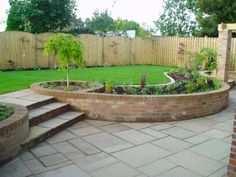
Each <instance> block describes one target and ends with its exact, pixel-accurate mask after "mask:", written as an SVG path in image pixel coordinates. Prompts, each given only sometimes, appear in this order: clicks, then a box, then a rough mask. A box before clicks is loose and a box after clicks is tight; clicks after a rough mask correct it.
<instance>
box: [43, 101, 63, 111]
mask: <svg viewBox="0 0 236 177" xmlns="http://www.w3.org/2000/svg"><path fill="white" fill-rule="evenodd" d="M65 105H67V103H60V102H53V103H49V104H46V105H44V106H42V107H41V108H42V109H48V110H52V109H57V108H60V107H63V106H65Z"/></svg>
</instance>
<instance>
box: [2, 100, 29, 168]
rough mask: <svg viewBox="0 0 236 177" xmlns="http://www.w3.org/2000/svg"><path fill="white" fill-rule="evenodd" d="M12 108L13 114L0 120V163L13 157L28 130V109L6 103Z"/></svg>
mask: <svg viewBox="0 0 236 177" xmlns="http://www.w3.org/2000/svg"><path fill="white" fill-rule="evenodd" d="M6 105H9V106H11V107H13V108H14V111H15V112H14V114H13V115H12V116H10V117H9V118H7V119H5V120H2V121H1V122H0V165H2V164H4V163H5V162H7V161H8V160H11V159H12V158H14V157H15V156H16V155H17V154H18V153H19V151H20V150H21V148H20V143H22V142H23V141H24V140H25V139H26V137H27V135H28V132H29V120H28V110H27V108H26V107H23V106H19V105H13V104H6Z"/></svg>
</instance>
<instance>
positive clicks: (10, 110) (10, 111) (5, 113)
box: [0, 104, 14, 121]
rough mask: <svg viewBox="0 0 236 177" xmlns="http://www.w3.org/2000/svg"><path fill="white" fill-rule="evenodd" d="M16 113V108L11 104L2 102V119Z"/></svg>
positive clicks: (0, 107)
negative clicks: (7, 104) (10, 105)
mask: <svg viewBox="0 0 236 177" xmlns="http://www.w3.org/2000/svg"><path fill="white" fill-rule="evenodd" d="M13 113H14V109H13V108H12V107H9V106H5V105H3V104H0V121H1V120H4V119H6V118H8V117H10V116H11V115H12V114H13Z"/></svg>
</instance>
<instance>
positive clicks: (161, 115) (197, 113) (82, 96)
mask: <svg viewBox="0 0 236 177" xmlns="http://www.w3.org/2000/svg"><path fill="white" fill-rule="evenodd" d="M31 89H32V90H33V91H35V92H37V93H40V94H45V95H51V96H54V97H55V98H56V99H58V100H59V101H62V102H67V103H70V104H71V105H72V106H73V108H74V109H76V110H80V111H84V112H86V114H87V117H88V118H91V119H97V120H107V121H123V122H159V121H176V120H184V119H192V118H197V117H202V116H207V115H211V114H215V113H217V112H220V111H222V110H223V109H224V108H226V107H227V105H228V96H229V86H228V84H226V83H221V88H219V89H216V90H212V91H206V92H200V93H192V94H173V95H116V94H105V93H91V92H99V91H101V90H102V89H103V87H102V86H100V87H99V89H97V88H95V89H94V90H93V89H90V90H89V91H83V92H79V91H78V92H66V91H56V90H50V89H46V88H42V87H41V86H40V83H38V84H33V85H32V86H31Z"/></svg>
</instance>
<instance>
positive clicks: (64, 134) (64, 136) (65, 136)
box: [47, 130, 77, 144]
mask: <svg viewBox="0 0 236 177" xmlns="http://www.w3.org/2000/svg"><path fill="white" fill-rule="evenodd" d="M73 138H77V136H76V135H74V134H73V133H71V132H69V131H67V130H64V131H61V132H59V133H57V134H56V135H54V136H53V137H51V138H49V139H47V142H48V143H49V144H54V143H59V142H62V141H66V140H70V139H73Z"/></svg>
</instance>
